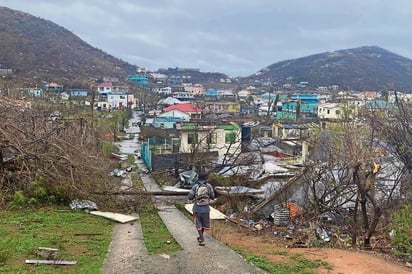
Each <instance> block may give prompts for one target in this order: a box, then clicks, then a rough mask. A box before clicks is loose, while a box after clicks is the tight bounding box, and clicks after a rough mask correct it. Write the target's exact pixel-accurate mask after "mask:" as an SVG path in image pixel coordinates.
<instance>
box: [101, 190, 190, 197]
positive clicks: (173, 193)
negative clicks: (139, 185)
mask: <svg viewBox="0 0 412 274" xmlns="http://www.w3.org/2000/svg"><path fill="white" fill-rule="evenodd" d="M93 194H95V195H153V196H185V195H186V196H187V194H188V193H187V192H177V191H114V192H93Z"/></svg>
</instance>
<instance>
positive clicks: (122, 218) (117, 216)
mask: <svg viewBox="0 0 412 274" xmlns="http://www.w3.org/2000/svg"><path fill="white" fill-rule="evenodd" d="M90 214H93V215H96V216H101V217H105V218H107V219H111V220H114V221H116V222H119V223H122V224H124V223H128V222H132V221H135V220H137V219H138V218H137V217H136V216H131V215H125V214H121V213H114V212H104V211H97V210H96V211H90Z"/></svg>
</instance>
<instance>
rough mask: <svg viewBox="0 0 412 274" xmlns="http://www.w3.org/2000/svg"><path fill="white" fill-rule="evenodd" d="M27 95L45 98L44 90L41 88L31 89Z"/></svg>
mask: <svg viewBox="0 0 412 274" xmlns="http://www.w3.org/2000/svg"><path fill="white" fill-rule="evenodd" d="M27 94H28V95H29V96H33V97H43V89H41V88H29V89H27Z"/></svg>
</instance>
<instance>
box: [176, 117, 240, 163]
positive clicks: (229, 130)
mask: <svg viewBox="0 0 412 274" xmlns="http://www.w3.org/2000/svg"><path fill="white" fill-rule="evenodd" d="M176 126H177V129H178V130H179V133H180V135H179V136H180V152H181V153H191V152H193V150H194V149H197V150H198V151H199V152H212V151H215V152H217V153H218V155H219V156H221V157H223V156H225V155H235V154H239V153H240V152H241V128H240V126H239V125H238V124H236V123H230V124H222V125H216V124H200V123H182V124H180V125H176Z"/></svg>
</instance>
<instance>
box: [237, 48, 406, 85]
mask: <svg viewBox="0 0 412 274" xmlns="http://www.w3.org/2000/svg"><path fill="white" fill-rule="evenodd" d="M241 81H242V82H249V83H251V82H255V81H260V82H266V83H268V82H270V83H275V85H282V84H284V83H292V84H298V83H300V82H309V85H308V88H316V87H319V86H330V85H339V86H340V88H343V89H352V90H383V89H397V90H403V91H411V90H412V60H410V59H408V58H405V57H402V56H400V55H397V54H395V53H392V52H390V51H387V50H385V49H382V48H380V47H377V46H365V47H359V48H353V49H345V50H338V51H334V52H325V53H321V54H315V55H311V56H307V57H302V58H298V59H293V60H286V61H282V62H278V63H275V64H272V65H270V66H268V67H266V68H263V69H262V70H260V71H259V72H258V73H256V74H254V75H251V76H249V77H245V78H242V79H241Z"/></svg>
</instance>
